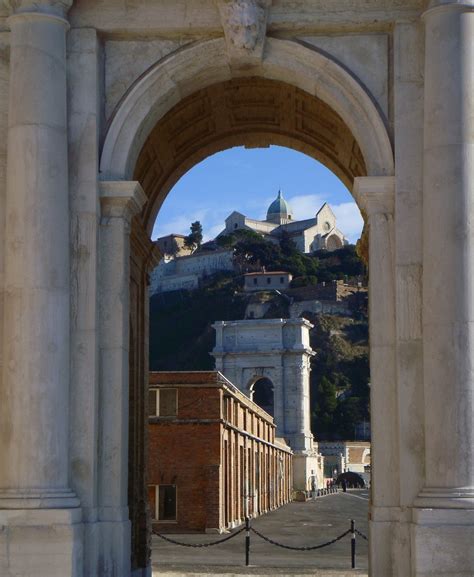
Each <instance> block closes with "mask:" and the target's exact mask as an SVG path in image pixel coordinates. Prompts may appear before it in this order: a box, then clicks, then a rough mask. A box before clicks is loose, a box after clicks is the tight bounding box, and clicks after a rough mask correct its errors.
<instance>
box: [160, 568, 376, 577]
mask: <svg viewBox="0 0 474 577" xmlns="http://www.w3.org/2000/svg"><path fill="white" fill-rule="evenodd" d="M152 575H153V577H207V576H211V575H212V576H215V575H225V577H244V576H246V575H251V576H252V577H269V576H270V575H272V576H274V575H278V576H280V577H354V576H359V577H368V573H367V571H365V570H358V569H352V570H344V571H341V570H335V569H314V568H311V567H292V568H289V567H286V568H285V567H252V566H250V567H229V566H226V567H224V566H219V565H207V566H204V565H203V566H193V567H184V566H169V565H168V566H156V565H155V566H154V567H153V574H152Z"/></svg>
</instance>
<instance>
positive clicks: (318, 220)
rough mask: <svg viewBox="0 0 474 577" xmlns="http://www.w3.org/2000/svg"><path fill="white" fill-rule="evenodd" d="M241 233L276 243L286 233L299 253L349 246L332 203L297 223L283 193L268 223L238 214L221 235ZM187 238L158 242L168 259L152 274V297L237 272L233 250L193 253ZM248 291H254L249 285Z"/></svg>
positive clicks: (172, 236)
mask: <svg viewBox="0 0 474 577" xmlns="http://www.w3.org/2000/svg"><path fill="white" fill-rule="evenodd" d="M237 230H253V231H254V232H257V233H259V234H261V235H262V236H263V237H264V238H266V239H267V240H270V241H272V242H275V243H278V242H279V240H280V237H281V234H282V232H283V231H286V232H287V233H288V234H289V235H290V237H291V238H292V240H293V241H294V243H295V244H296V246H297V248H298V250H299V251H301V252H304V253H311V252H314V251H316V250H320V249H325V250H329V251H332V250H337V249H338V248H342V247H343V246H344V245H345V244H347V239H346V237H345V236H344V235H343V234H342V232H341V231H340V230H339V229H338V228H337V227H336V217H335V215H334V213H333V211H332V210H331V207H330V206H329V204H327V203H324V204H323V206H322V207H321V208H320V209H319V211H318V212H317V214H316V216H315V217H314V218H309V219H307V220H293V214H292V211H291V208H290V206H289V204H288V203H287V201H286V200H285V199H284V198H283V195H282V193H281V192H279V193H278V196H277V198H276V199H275V200H274V201H273V202H272V203H271V204H270V206H269V207H268V211H267V219H266V220H254V219H251V218H248V217H246V216H245V215H243V214H241V213H240V212H236V211H234V212H233V213H232V214H230V215H229V216H228V217H227V218H226V220H225V229H224V230H223V231H222V232H221V233H220V234H219V235H218V236H223V235H226V234H230V233H232V232H235V231H237ZM185 238H186V237H185V236H183V235H179V234H170V235H167V236H163V237H160V238H158V239H157V244H158V247H159V248H160V250H161V252H162V253H163V254H164V258H163V260H162V261H161V262H160V264H159V265H158V266H157V267H156V268H155V270H154V271H153V273H152V274H151V286H150V294H152V295H153V294H155V293H158V292H169V291H175V290H181V289H188V290H192V289H195V288H198V287H199V281H200V279H202V278H204V277H206V276H209V275H211V274H214V273H216V272H219V271H226V270H233V269H234V263H233V251H232V250H228V249H221V250H215V251H204V250H200V251H198V252H195V253H193V254H189V252H190V249H189V248H188V247H186V245H185ZM290 280H291V279H290ZM252 282H254V281H252ZM257 282H260V281H257ZM264 282H268V280H265V281H264ZM274 282H276V283H279V282H280V281H279V280H278V281H276V280H275V281H274ZM288 283H289V281H288ZM288 283H287V282H286V281H284V284H285V286H284V287H281V286H280V287H279V288H287V286H288ZM270 288H277V287H275V286H273V281H272V286H271V287H270ZM246 289H247V290H251V289H250V288H249V287H247V285H246ZM258 290H262V288H259V289H258Z"/></svg>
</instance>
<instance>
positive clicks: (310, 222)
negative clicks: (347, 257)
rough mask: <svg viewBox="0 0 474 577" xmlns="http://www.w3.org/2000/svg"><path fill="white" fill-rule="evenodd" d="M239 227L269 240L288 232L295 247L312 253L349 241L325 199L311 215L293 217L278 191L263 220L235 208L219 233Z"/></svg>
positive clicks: (342, 244) (333, 247) (335, 247)
mask: <svg viewBox="0 0 474 577" xmlns="http://www.w3.org/2000/svg"><path fill="white" fill-rule="evenodd" d="M238 230H253V231H254V232H257V233H258V234H261V235H263V236H264V237H266V238H268V239H269V240H272V241H275V242H278V239H279V238H280V237H281V235H282V234H283V232H284V231H285V232H286V233H288V234H289V235H290V237H291V238H292V240H293V242H294V243H295V244H296V246H297V248H298V250H299V251H300V252H304V253H311V252H314V251H316V250H322V249H326V250H337V249H338V248H342V247H343V246H344V245H346V244H348V240H347V239H346V237H345V236H344V234H343V233H342V232H341V231H340V230H339V229H338V228H337V226H336V216H335V214H334V212H333V211H332V209H331V207H330V206H329V204H327V202H325V203H324V204H323V206H322V207H321V208H320V209H319V210H318V212H317V213H316V216H315V217H314V218H308V219H305V220H293V212H292V210H291V207H290V205H289V204H288V202H287V201H286V200H285V199H284V198H283V194H282V193H281V191H279V192H278V196H277V198H276V199H275V200H274V201H273V202H272V203H271V205H270V206H269V207H268V211H267V218H266V219H265V220H255V219H253V218H249V217H247V216H245V215H244V214H242V213H240V212H237V211H234V212H232V213H231V214H230V215H229V216H228V217H227V218H226V220H225V229H224V231H223V232H222V233H221V235H223V234H231V233H233V232H236V231H238Z"/></svg>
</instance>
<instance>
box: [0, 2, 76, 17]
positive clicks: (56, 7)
mask: <svg viewBox="0 0 474 577" xmlns="http://www.w3.org/2000/svg"><path fill="white" fill-rule="evenodd" d="M73 1H74V0H3V3H4V4H5V5H6V7H7V8H8V9H9V11H10V13H11V14H12V15H13V14H51V15H53V16H61V17H65V16H66V15H67V13H68V11H69V9H70V8H71V6H72V4H73Z"/></svg>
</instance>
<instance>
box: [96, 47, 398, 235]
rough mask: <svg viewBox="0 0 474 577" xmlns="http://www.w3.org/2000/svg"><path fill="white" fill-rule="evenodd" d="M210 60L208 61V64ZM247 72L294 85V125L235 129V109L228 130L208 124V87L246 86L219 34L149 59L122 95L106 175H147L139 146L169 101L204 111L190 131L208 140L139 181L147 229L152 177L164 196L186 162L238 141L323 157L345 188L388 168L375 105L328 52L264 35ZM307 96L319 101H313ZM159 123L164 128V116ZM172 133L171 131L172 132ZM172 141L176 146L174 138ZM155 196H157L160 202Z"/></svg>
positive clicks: (106, 152) (387, 147) (109, 138)
mask: <svg viewBox="0 0 474 577" xmlns="http://www.w3.org/2000/svg"><path fill="white" fill-rule="evenodd" d="M209 62H212V65H211V66H209ZM250 76H251V77H252V79H251V82H253V83H254V82H255V81H256V80H257V79H258V81H260V82H261V83H262V84H263V85H264V86H263V87H262V89H263V92H264V93H267V94H268V93H269V90H270V88H269V85H270V83H271V82H272V81H273V82H277V83H281V85H285V86H286V87H288V88H291V89H292V91H293V92H291V90H290V94H287V95H286V97H287V98H288V99H291V98H293V99H294V101H295V107H296V110H294V113H293V115H292V116H293V117H294V118H295V125H294V126H293V128H292V129H291V127H290V129H286V130H285V129H284V128H285V127H277V126H275V120H274V119H272V118H271V117H268V118H267V119H266V122H265V121H264V122H263V124H262V122H260V123H257V126H252V125H247V126H241V127H240V130H239V126H238V121H239V118H238V114H237V118H236V125H235V126H234V127H233V128H234V130H229V127H228V126H227V130H225V129H223V130H221V131H218V134H214V135H213V134H212V130H211V128H212V127H211V126H209V125H207V126H206V120H207V122H208V123H211V124H212V122H215V117H213V118H210V117H209V116H208V117H207V118H206V115H205V102H206V98H210V99H211V100H212V95H211V96H210V94H211V92H210V91H208V90H207V89H208V88H209V87H211V86H212V85H216V86H217V85H219V84H220V85H222V84H225V83H226V82H229V83H231V86H232V83H234V87H235V85H236V84H237V85H238V86H239V87H241V86H245V83H246V81H245V79H242V78H233V76H232V71H231V69H230V67H229V63H228V60H227V56H226V50H225V43H224V40H223V39H213V40H209V41H205V42H198V43H194V44H192V45H190V46H189V47H187V48H185V49H183V50H181V51H178V52H176V53H174V54H172V55H170V56H168V57H166V58H164V59H163V60H162V61H160V62H158V63H157V64H156V65H154V66H152V67H151V68H150V69H149V70H148V72H147V73H146V74H145V75H143V77H142V78H140V79H139V80H138V81H137V82H136V83H135V84H134V85H133V86H132V87H131V88H130V89H129V90H128V92H127V94H126V95H125V96H124V98H123V99H122V101H121V103H120V104H119V106H118V107H117V109H116V111H115V113H114V115H113V117H112V119H111V121H110V125H109V129H108V131H107V135H106V138H105V141H104V146H103V150H102V156H101V166H100V169H101V178H102V179H103V180H112V181H113V180H130V179H133V178H134V177H135V178H138V179H140V178H141V177H145V174H146V172H147V171H146V164H147V160H146V158H144V157H143V150H144V147H145V148H146V142H147V139H149V138H150V137H151V135H152V132H154V133H155V136H156V133H157V132H158V133H159V132H160V128H158V127H157V124H158V123H159V121H160V120H161V119H164V117H165V116H166V115H167V114H168V113H170V111H171V110H172V109H173V108H174V111H175V113H176V112H178V113H179V112H183V107H184V108H185V107H186V104H190V103H189V102H186V99H187V98H191V99H192V100H193V102H192V104H191V109H192V110H193V111H194V114H197V115H198V116H200V114H199V113H200V112H201V117H200V119H201V121H202V126H200V127H199V129H200V131H201V132H200V133H199V131H198V133H196V134H195V135H194V136H195V138H198V139H201V138H206V137H208V138H209V140H210V142H207V143H206V146H201V147H198V148H192V149H188V150H187V151H186V158H185V159H183V160H182V161H181V162H178V163H177V164H176V165H175V166H173V167H172V169H171V170H170V169H168V173H167V174H165V175H161V176H160V175H155V176H156V178H155V181H153V178H149V180H147V182H145V183H144V184H145V186H144V189H145V192H146V193H147V195H148V196H149V197H150V200H151V201H152V202H151V204H150V203H147V206H146V207H145V209H144V213H143V216H144V221H145V222H144V224H145V226H146V228H147V230H148V231H150V230H151V227H152V225H153V220H154V216H156V212H157V210H158V208H157V206H156V204H154V203H153V201H154V200H156V199H155V198H153V192H152V191H153V187H154V185H157V183H156V181H160V182H159V187H160V191H161V195H162V196H163V195H165V196H166V194H167V192H168V191H169V190H170V188H171V187H172V186H173V184H174V183H175V182H176V181H177V180H178V179H179V177H180V176H181V175H182V174H183V173H184V172H186V171H187V170H188V169H189V168H191V166H193V165H194V164H196V163H197V162H199V161H200V160H202V159H203V158H205V157H206V156H208V155H210V154H212V153H214V152H218V151H219V150H223V149H225V148H229V147H231V146H235V145H237V144H241V145H242V144H244V145H246V146H259V145H260V146H262V145H268V143H269V141H270V142H271V143H273V144H283V145H286V146H290V147H293V148H296V149H298V150H301V151H303V152H306V153H307V154H309V155H311V156H313V157H315V158H317V159H318V160H321V161H322V162H324V163H325V164H327V165H328V166H329V168H331V169H332V170H334V171H335V172H336V174H338V175H339V176H340V177H341V178H342V180H343V181H344V182H345V183H346V184H347V185H348V186H349V188H352V184H353V182H352V181H353V179H354V178H356V177H358V176H365V175H373V176H388V175H392V174H393V168H394V164H393V152H392V147H391V143H390V139H389V136H388V133H387V130H386V126H385V123H384V120H383V119H382V117H381V116H380V114H379V112H378V110H377V107H376V106H375V104H374V103H373V101H372V100H371V98H370V96H369V94H368V93H367V92H366V91H365V89H364V88H363V87H362V86H361V85H360V84H359V83H358V82H357V80H355V78H353V77H352V76H351V75H350V74H349V73H348V72H346V71H345V70H344V69H343V68H342V67H341V66H339V65H338V64H337V63H336V62H335V61H333V60H331V59H330V58H328V56H327V55H323V54H322V53H320V52H318V51H317V50H316V49H309V48H307V47H306V46H302V45H300V44H298V43H295V42H290V41H287V40H280V39H274V38H268V39H267V45H266V51H265V58H264V60H263V62H262V63H261V65H260V67H258V68H256V69H255V70H252V74H251V75H250ZM266 82H268V83H269V84H268V85H267V84H265V83H266ZM281 85H280V86H281ZM200 91H203V92H202V93H201V92H200ZM224 92H225V90H224ZM193 95H194V96H193ZM223 98H224V99H225V96H224V97H223ZM221 100H222V98H221ZM311 103H313V105H314V104H316V105H314V106H313V107H312V108H311ZM248 104H249V105H250V104H251V103H250V102H249V103H248ZM255 104H256V105H257V106H256V107H255V106H254V108H253V111H254V112H255V111H257V108H258V107H261V106H262V103H255ZM265 104H267V108H268V107H270V108H271V107H272V106H273V107H274V108H275V106H276V104H278V103H276V104H275V103H272V102H268V101H267V102H266V103H265V102H264V103H263V105H265ZM180 107H181V110H180ZM308 108H310V110H308ZM191 109H190V110H191ZM240 112H241V113H242V110H241V111H240ZM257 112H258V111H257ZM328 113H329V114H330V117H331V121H332V126H326V130H324V124H325V120H326V115H327V114H328ZM234 119H235V118H234ZM171 124H172V123H171ZM181 126H182V124H181ZM161 129H164V130H166V129H167V127H166V123H165V125H162V126H161ZM174 129H175V130H176V129H177V127H174ZM168 130H171V132H173V127H171V128H170V127H168ZM338 130H339V131H342V134H341V140H342V141H345V142H346V145H347V146H346V147H341V143H340V142H331V140H330V139H329V140H328V139H327V134H328V133H333V134H334V133H335V132H337V131H338ZM315 131H316V132H320V133H321V135H322V138H321V137H320V138H319V139H318V138H314V137H315V136H316V135H315V134H314V133H315ZM325 132H326V134H324V133H325ZM312 133H313V135H312ZM269 135H271V138H270V137H269ZM321 135H320V136H321ZM173 136H174V138H176V137H177V134H173ZM312 136H313V138H312ZM154 146H156V138H153V144H151V145H150V148H154ZM177 146H178V148H179V142H177ZM344 148H345V149H346V150H344ZM337 149H340V153H341V155H342V156H345V158H341V157H339V158H337V155H336V154H334V153H335V152H336V150H337ZM331 151H332V153H331ZM178 152H179V151H178ZM341 155H340V156H341ZM140 156H141V158H140ZM165 172H166V170H165ZM155 196H156V194H155ZM356 200H357V199H356ZM161 201H162V199H161ZM159 204H160V199H158V207H159Z"/></svg>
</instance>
